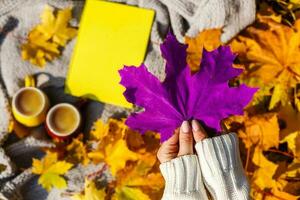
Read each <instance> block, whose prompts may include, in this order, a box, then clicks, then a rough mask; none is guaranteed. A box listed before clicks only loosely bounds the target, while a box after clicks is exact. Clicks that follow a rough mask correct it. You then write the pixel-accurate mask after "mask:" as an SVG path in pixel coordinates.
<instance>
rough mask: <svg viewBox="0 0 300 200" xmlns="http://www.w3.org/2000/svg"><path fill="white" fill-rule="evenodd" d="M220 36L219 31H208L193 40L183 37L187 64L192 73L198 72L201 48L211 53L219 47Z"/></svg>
mask: <svg viewBox="0 0 300 200" xmlns="http://www.w3.org/2000/svg"><path fill="white" fill-rule="evenodd" d="M220 36H221V30H220V29H209V30H204V31H202V32H200V33H199V34H198V35H197V36H196V37H195V38H190V37H185V43H186V44H187V45H188V48H187V63H188V64H189V66H190V67H191V69H192V71H197V70H199V67H200V62H201V58H202V51H203V48H205V49H206V50H207V51H212V50H215V49H216V48H218V47H219V46H220V45H221V41H220Z"/></svg>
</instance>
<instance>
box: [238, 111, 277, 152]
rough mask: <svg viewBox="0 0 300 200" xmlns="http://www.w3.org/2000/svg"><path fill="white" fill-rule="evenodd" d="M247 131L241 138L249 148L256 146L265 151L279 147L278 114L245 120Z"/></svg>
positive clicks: (257, 116)
mask: <svg viewBox="0 0 300 200" xmlns="http://www.w3.org/2000/svg"><path fill="white" fill-rule="evenodd" d="M244 126H245V129H244V130H245V131H242V130H241V131H240V132H239V137H240V138H241V139H242V141H243V142H244V143H245V145H246V147H247V148H250V147H251V146H253V145H254V146H256V147H257V148H258V147H259V148H261V149H263V150H267V149H269V148H271V147H277V146H278V145H279V125H278V119H277V115H276V114H272V113H271V114H264V115H255V116H253V117H249V118H246V119H245V122H244Z"/></svg>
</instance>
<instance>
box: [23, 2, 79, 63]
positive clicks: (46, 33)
mask: <svg viewBox="0 0 300 200" xmlns="http://www.w3.org/2000/svg"><path fill="white" fill-rule="evenodd" d="M71 17H72V12H71V8H66V9H63V10H59V11H58V12H57V16H56V17H55V15H54V9H53V8H52V7H50V6H46V8H45V10H44V12H43V13H42V15H41V24H39V25H37V26H36V27H34V28H33V29H32V30H31V31H30V32H29V34H28V38H27V42H26V43H24V44H22V45H21V50H22V51H21V54H22V58H23V59H24V60H28V61H29V62H31V63H32V64H34V65H37V66H40V67H42V66H44V65H45V64H46V61H47V60H48V61H52V60H53V59H55V58H56V57H58V56H59V55H60V53H61V49H62V48H61V47H64V46H65V45H66V43H67V41H69V40H70V39H72V38H74V37H75V36H76V34H77V30H76V29H75V28H72V27H69V21H70V19H71Z"/></svg>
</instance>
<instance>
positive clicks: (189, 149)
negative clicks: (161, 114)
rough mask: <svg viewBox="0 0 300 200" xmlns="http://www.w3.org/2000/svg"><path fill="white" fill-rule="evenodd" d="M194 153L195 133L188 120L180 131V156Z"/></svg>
mask: <svg viewBox="0 0 300 200" xmlns="http://www.w3.org/2000/svg"><path fill="white" fill-rule="evenodd" d="M189 154H193V134H192V129H191V126H190V124H189V122H188V121H184V122H183V123H182V125H181V127H180V131H179V152H178V156H183V155H189Z"/></svg>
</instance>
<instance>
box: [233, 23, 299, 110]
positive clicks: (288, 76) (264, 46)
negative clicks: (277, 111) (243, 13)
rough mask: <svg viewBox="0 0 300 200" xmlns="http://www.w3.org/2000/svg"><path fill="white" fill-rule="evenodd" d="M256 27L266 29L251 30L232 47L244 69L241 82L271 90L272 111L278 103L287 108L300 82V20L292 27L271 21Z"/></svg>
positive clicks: (255, 27) (251, 28)
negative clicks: (292, 93) (286, 105)
mask: <svg viewBox="0 0 300 200" xmlns="http://www.w3.org/2000/svg"><path fill="white" fill-rule="evenodd" d="M257 23H261V24H264V26H262V25H260V26H254V25H253V26H250V27H249V28H247V29H246V31H245V32H244V34H241V35H239V36H238V37H237V38H235V39H234V40H233V41H232V42H231V44H230V46H231V47H232V49H233V51H234V52H236V53H238V59H239V62H240V63H241V64H243V65H244V66H245V70H244V73H243V75H242V76H241V81H242V82H245V83H247V84H248V85H250V86H254V87H269V88H270V89H271V91H270V92H271V95H272V97H271V102H270V105H269V109H273V108H274V107H275V106H276V105H277V104H278V103H279V102H281V104H282V105H285V104H286V103H287V102H288V101H289V97H290V94H289V93H290V91H291V90H292V89H293V88H294V87H295V86H296V84H297V83H299V82H300V67H299V66H300V61H299V59H298V58H299V56H300V20H297V21H296V23H295V25H294V26H293V27H287V26H284V25H282V24H279V23H276V22H274V21H273V20H268V19H264V20H262V19H261V21H258V22H257ZM253 80H259V81H253Z"/></svg>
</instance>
